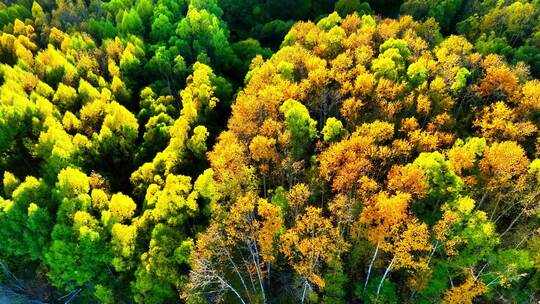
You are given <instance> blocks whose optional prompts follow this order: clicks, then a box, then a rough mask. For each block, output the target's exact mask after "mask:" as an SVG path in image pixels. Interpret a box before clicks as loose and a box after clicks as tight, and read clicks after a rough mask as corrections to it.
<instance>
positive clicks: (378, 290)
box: [377, 256, 396, 297]
mask: <svg viewBox="0 0 540 304" xmlns="http://www.w3.org/2000/svg"><path fill="white" fill-rule="evenodd" d="M395 258H396V257H395V256H394V257H393V258H392V261H390V264H388V267H386V270H385V271H384V275H383V277H382V279H381V281H380V282H379V286H378V287H377V297H378V296H379V293H380V292H381V287H382V285H383V283H384V280H385V279H386V276H387V275H388V273H389V272H390V268H392V264H394V259H395Z"/></svg>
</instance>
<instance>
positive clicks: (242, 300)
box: [218, 276, 246, 304]
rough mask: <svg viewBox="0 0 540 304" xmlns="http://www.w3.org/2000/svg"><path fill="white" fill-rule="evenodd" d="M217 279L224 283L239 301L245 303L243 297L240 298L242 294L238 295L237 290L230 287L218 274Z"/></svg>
mask: <svg viewBox="0 0 540 304" xmlns="http://www.w3.org/2000/svg"><path fill="white" fill-rule="evenodd" d="M218 280H219V281H220V282H221V283H222V284H223V285H225V287H227V288H229V289H230V290H231V291H232V292H233V293H234V294H235V295H236V297H237V298H238V299H239V300H240V302H242V304H246V302H245V301H244V299H243V298H242V296H240V294H239V293H238V291H236V289H234V287H232V286H231V285H230V284H229V283H227V282H226V281H225V280H224V279H223V278H222V277H220V276H218Z"/></svg>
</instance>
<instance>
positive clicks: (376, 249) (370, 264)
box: [364, 242, 380, 290]
mask: <svg viewBox="0 0 540 304" xmlns="http://www.w3.org/2000/svg"><path fill="white" fill-rule="evenodd" d="M379 243H380V242H377V247H376V248H375V253H374V254H373V257H372V258H371V263H369V268H368V272H367V277H366V282H365V283H364V290H366V287H367V284H368V282H369V276H370V275H371V268H373V263H375V259H376V258H377V253H379Z"/></svg>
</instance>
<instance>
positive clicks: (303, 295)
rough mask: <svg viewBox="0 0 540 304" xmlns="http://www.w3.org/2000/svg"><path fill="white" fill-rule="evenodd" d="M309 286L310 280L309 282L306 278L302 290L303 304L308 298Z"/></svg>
mask: <svg viewBox="0 0 540 304" xmlns="http://www.w3.org/2000/svg"><path fill="white" fill-rule="evenodd" d="M307 287H308V282H307V280H305V281H304V291H303V292H302V304H304V299H305V298H306V291H307Z"/></svg>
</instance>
